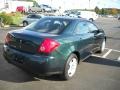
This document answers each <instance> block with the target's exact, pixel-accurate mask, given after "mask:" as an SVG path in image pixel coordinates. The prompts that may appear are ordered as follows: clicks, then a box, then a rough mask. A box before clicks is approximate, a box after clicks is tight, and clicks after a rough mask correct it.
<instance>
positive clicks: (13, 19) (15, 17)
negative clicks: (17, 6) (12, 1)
mask: <svg viewBox="0 0 120 90" xmlns="http://www.w3.org/2000/svg"><path fill="white" fill-rule="evenodd" d="M21 17H22V14H20V13H19V12H17V13H9V14H6V13H4V12H3V13H0V18H2V19H3V23H4V24H5V25H19V24H20V22H21Z"/></svg>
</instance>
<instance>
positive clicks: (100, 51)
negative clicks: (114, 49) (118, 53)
mask: <svg viewBox="0 0 120 90" xmlns="http://www.w3.org/2000/svg"><path fill="white" fill-rule="evenodd" d="M105 45H106V40H105V39H104V40H103V41H102V44H101V45H100V50H99V51H98V53H102V52H103V51H104V50H105Z"/></svg>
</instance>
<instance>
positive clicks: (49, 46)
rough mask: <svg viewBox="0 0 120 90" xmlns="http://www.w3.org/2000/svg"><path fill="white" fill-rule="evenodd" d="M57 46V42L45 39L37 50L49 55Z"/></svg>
mask: <svg viewBox="0 0 120 90" xmlns="http://www.w3.org/2000/svg"><path fill="white" fill-rule="evenodd" d="M59 46H60V44H59V43H58V42H57V41H55V40H53V39H50V38H46V39H45V40H44V41H43V42H42V43H41V45H40V47H39V48H38V52H41V53H47V54H49V53H51V52H52V51H54V50H55V49H56V48H58V47H59Z"/></svg>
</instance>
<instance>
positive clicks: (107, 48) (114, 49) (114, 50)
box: [105, 48, 120, 52]
mask: <svg viewBox="0 0 120 90" xmlns="http://www.w3.org/2000/svg"><path fill="white" fill-rule="evenodd" d="M105 49H107V50H110V48H105ZM112 51H115V52H120V51H119V50H115V49H112Z"/></svg>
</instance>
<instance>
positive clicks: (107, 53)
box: [102, 49, 112, 58]
mask: <svg viewBox="0 0 120 90" xmlns="http://www.w3.org/2000/svg"><path fill="white" fill-rule="evenodd" d="M111 52H112V49H109V50H108V52H106V53H105V54H104V55H103V56H102V57H103V58H106V57H107V56H108V55H109V54H110V53H111Z"/></svg>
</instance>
